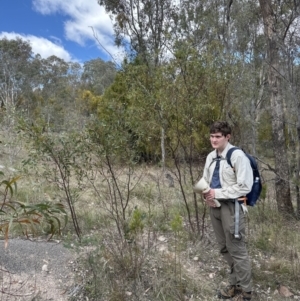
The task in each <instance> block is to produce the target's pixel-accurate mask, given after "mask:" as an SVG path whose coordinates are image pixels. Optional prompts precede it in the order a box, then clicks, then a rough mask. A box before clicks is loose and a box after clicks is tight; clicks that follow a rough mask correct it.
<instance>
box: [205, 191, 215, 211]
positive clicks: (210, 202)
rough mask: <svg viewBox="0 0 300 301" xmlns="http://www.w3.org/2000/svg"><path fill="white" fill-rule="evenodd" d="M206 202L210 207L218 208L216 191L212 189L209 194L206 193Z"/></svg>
mask: <svg viewBox="0 0 300 301" xmlns="http://www.w3.org/2000/svg"><path fill="white" fill-rule="evenodd" d="M203 196H204V200H205V202H206V204H207V205H208V206H209V207H216V203H215V202H214V198H215V190H214V189H210V191H209V192H207V193H204V194H203Z"/></svg>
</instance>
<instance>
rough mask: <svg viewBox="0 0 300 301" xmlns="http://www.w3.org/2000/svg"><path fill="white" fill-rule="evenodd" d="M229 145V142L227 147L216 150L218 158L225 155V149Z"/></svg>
mask: <svg viewBox="0 0 300 301" xmlns="http://www.w3.org/2000/svg"><path fill="white" fill-rule="evenodd" d="M227 145H228V142H227V143H226V145H225V146H224V147H222V148H217V149H216V152H217V155H218V156H221V155H222V153H223V151H224V149H225V148H226V147H227Z"/></svg>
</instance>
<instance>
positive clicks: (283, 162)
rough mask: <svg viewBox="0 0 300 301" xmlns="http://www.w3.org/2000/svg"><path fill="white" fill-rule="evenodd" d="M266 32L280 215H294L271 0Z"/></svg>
mask: <svg viewBox="0 0 300 301" xmlns="http://www.w3.org/2000/svg"><path fill="white" fill-rule="evenodd" d="M259 3H260V7H261V12H262V17H263V22H264V31H265V36H266V40H267V59H268V71H267V72H268V84H269V89H270V104H271V116H272V140H273V148H274V157H275V171H276V180H275V192H276V201H277V206H278V210H279V212H281V213H282V214H293V212H294V210H293V205H292V201H291V191H290V184H289V179H290V172H289V164H288V153H287V146H286V139H285V133H284V128H285V120H284V112H283V96H282V90H281V84H282V83H281V80H282V77H281V75H280V72H279V70H280V69H279V59H280V57H279V43H278V41H279V39H280V33H279V32H277V30H276V27H277V26H276V25H277V24H276V22H277V19H276V14H274V11H273V9H272V1H271V0H259Z"/></svg>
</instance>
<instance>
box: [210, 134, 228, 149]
mask: <svg viewBox="0 0 300 301" xmlns="http://www.w3.org/2000/svg"><path fill="white" fill-rule="evenodd" d="M229 138H230V135H229V134H228V135H227V136H224V135H222V133H212V134H210V143H211V146H212V147H213V148H214V149H216V150H219V151H220V152H222V151H223V150H224V148H225V147H226V145H227V143H228V140H229Z"/></svg>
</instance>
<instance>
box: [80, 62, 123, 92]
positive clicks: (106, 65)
mask: <svg viewBox="0 0 300 301" xmlns="http://www.w3.org/2000/svg"><path fill="white" fill-rule="evenodd" d="M116 72H117V70H116V67H115V65H114V64H113V63H112V62H105V61H103V60H102V59H101V58H97V59H93V60H90V61H87V62H85V63H84V65H83V73H82V75H81V81H82V82H81V85H82V87H83V88H84V89H86V90H89V91H91V92H92V93H94V94H97V95H102V94H103V93H104V91H105V89H106V88H107V87H109V86H110V85H111V84H112V82H113V81H114V78H115V76H116Z"/></svg>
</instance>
